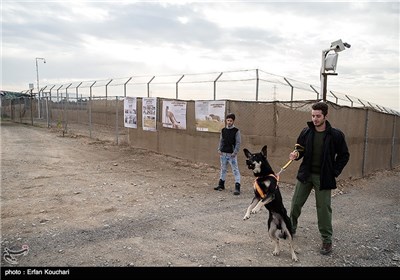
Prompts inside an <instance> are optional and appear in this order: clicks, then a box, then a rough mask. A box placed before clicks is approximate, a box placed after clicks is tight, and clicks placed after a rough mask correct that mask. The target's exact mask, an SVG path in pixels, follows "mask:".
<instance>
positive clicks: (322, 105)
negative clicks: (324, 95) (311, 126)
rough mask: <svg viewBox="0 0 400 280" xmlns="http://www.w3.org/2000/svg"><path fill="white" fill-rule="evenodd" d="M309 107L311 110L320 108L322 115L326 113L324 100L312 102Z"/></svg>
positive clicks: (326, 106) (326, 107)
mask: <svg viewBox="0 0 400 280" xmlns="http://www.w3.org/2000/svg"><path fill="white" fill-rule="evenodd" d="M311 108H312V109H313V110H321V112H322V114H323V115H324V116H326V115H327V114H328V105H327V104H326V103H325V102H317V103H314V104H313V105H312V107H311Z"/></svg>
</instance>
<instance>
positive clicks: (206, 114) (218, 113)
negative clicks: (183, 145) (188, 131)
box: [195, 100, 225, 132]
mask: <svg viewBox="0 0 400 280" xmlns="http://www.w3.org/2000/svg"><path fill="white" fill-rule="evenodd" d="M195 114H196V130H197V131H208V132H220V131H221V129H222V128H223V127H224V125H225V101H216V100H213V101H195Z"/></svg>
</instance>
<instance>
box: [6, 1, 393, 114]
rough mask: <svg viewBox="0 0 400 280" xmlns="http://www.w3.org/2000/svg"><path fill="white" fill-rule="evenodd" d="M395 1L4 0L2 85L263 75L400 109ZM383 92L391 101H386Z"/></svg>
mask: <svg viewBox="0 0 400 280" xmlns="http://www.w3.org/2000/svg"><path fill="white" fill-rule="evenodd" d="M398 20H399V3H398V2H329V3H328V2H326V3H320V2H248V1H246V2H180V1H178V2H165V1H163V2H143V1H136V2H135V1H123V2H115V1H114V2H108V1H97V2H91V1H72V2H63V1H53V2H43V1H30V2H27V1H23V2H21V1H3V10H2V26H3V41H2V48H3V52H2V56H1V57H2V68H3V75H2V81H3V88H4V89H8V90H23V89H26V88H27V86H28V84H29V83H32V82H34V81H36V72H35V57H45V58H46V60H47V61H48V63H47V64H46V65H39V67H40V79H41V84H45V83H47V82H48V83H63V82H68V81H71V80H73V79H77V80H91V79H107V78H118V77H129V76H132V75H160V74H171V75H174V74H177V75H179V74H190V73H201V72H210V71H215V72H222V71H231V70H241V69H255V68H258V69H262V70H264V71H266V72H269V73H274V74H276V75H281V76H286V77H290V78H292V79H295V80H298V81H302V82H304V83H309V84H314V85H318V84H319V69H320V67H321V52H322V50H323V49H325V48H329V46H330V43H331V42H332V41H335V40H337V39H342V40H343V41H347V42H349V43H350V44H351V45H352V47H351V48H350V49H347V50H346V51H344V52H341V53H340V54H339V59H338V66H337V71H338V73H339V75H338V76H335V77H329V79H328V86H329V87H330V88H332V89H334V90H336V91H339V92H343V93H346V94H349V95H359V96H360V98H363V99H367V100H372V101H373V102H376V103H378V104H379V100H383V101H384V102H385V104H384V106H389V107H391V108H395V109H397V110H400V104H399V103H400V102H399V82H398V80H399V68H400V67H399V43H398V42H399V33H400V32H399V24H398ZM382 96H390V97H388V98H387V100H386V99H385V98H383V97H382Z"/></svg>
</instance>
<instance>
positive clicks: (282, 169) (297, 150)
mask: <svg viewBox="0 0 400 280" xmlns="http://www.w3.org/2000/svg"><path fill="white" fill-rule="evenodd" d="M303 151H304V147H303V146H302V145H300V144H296V145H294V150H293V152H296V153H297V157H298V154H299V152H303ZM292 161H293V159H290V160H289V161H288V162H287V163H286V164H285V165H284V166H283V167H282V168H281V170H279V172H278V173H276V177H277V178H278V181H279V175H280V174H281V173H282V172H283V171H285V170H286V168H288V166H289V165H290V164H291V163H292Z"/></svg>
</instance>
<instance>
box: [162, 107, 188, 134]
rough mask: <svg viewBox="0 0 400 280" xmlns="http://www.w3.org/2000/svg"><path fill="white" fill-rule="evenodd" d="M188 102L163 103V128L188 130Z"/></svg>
mask: <svg viewBox="0 0 400 280" xmlns="http://www.w3.org/2000/svg"><path fill="white" fill-rule="evenodd" d="M186 103H187V102H186V101H178V100H174V101H167V100H164V101H163V103H162V104H163V108H162V124H163V127H169V128H174V129H186Z"/></svg>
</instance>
